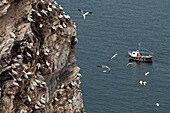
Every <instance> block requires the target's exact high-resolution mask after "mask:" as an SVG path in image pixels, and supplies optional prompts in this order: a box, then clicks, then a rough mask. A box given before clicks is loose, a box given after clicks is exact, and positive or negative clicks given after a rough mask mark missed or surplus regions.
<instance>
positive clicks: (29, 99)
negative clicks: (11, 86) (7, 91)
mask: <svg viewBox="0 0 170 113" xmlns="http://www.w3.org/2000/svg"><path fill="white" fill-rule="evenodd" d="M28 101H29V103H31V98H30V96H29V95H28Z"/></svg>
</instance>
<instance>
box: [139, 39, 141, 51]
mask: <svg viewBox="0 0 170 113" xmlns="http://www.w3.org/2000/svg"><path fill="white" fill-rule="evenodd" d="M140 44H141V41H140V42H139V47H138V50H140Z"/></svg>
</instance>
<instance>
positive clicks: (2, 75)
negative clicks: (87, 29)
mask: <svg viewBox="0 0 170 113" xmlns="http://www.w3.org/2000/svg"><path fill="white" fill-rule="evenodd" d="M55 7H56V8H55ZM58 7H59V6H58V4H57V3H56V2H54V1H52V0H2V1H0V112H3V113H9V112H12V113H14V112H16V113H20V112H22V113H26V112H27V113H30V112H35V113H40V112H41V113H54V112H57V113H65V112H66V113H67V112H69V113H83V112H84V107H83V100H82V93H81V89H80V83H81V82H80V74H79V73H78V72H79V70H80V68H79V67H77V65H76V64H75V62H76V59H75V44H76V43H77V38H76V37H75V36H76V26H75V23H74V22H73V21H72V20H71V19H70V17H69V15H67V14H65V12H64V11H63V9H62V8H58ZM51 10H52V11H51Z"/></svg>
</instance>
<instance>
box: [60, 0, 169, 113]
mask: <svg viewBox="0 0 170 113" xmlns="http://www.w3.org/2000/svg"><path fill="white" fill-rule="evenodd" d="M57 2H58V4H61V6H62V7H63V8H64V11H65V12H66V14H69V15H70V16H71V19H72V20H73V21H74V22H75V23H76V25H77V36H76V37H77V38H78V43H77V45H76V53H75V55H76V60H77V61H76V64H77V65H78V66H79V67H80V73H81V74H82V77H81V90H82V93H83V103H84V109H85V112H86V113H170V0H58V1H57ZM78 9H82V10H83V11H85V12H86V11H91V12H93V13H92V14H89V15H87V16H86V19H85V20H84V19H83V17H82V16H81V12H79V11H78ZM140 42H141V43H140ZM139 43H140V50H141V51H142V50H143V51H146V52H153V53H154V54H153V62H152V63H143V62H140V63H139V62H133V64H134V65H129V66H127V64H128V63H129V56H128V51H133V50H136V49H138V46H139ZM116 53H118V55H117V56H116V57H115V58H113V59H111V57H112V56H113V55H114V54H116ZM98 65H107V66H109V67H110V69H111V72H110V73H109V72H105V73H104V72H103V70H104V69H102V68H100V67H97V66H98ZM146 72H150V73H149V75H148V76H144V74H145V73H146ZM140 80H142V81H146V82H147V84H146V85H145V86H144V85H142V86H141V85H140V84H139V81H140ZM156 103H159V105H160V106H156Z"/></svg>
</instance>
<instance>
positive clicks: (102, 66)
mask: <svg viewBox="0 0 170 113" xmlns="http://www.w3.org/2000/svg"><path fill="white" fill-rule="evenodd" d="M97 67H101V68H106V69H107V71H108V72H110V68H109V67H108V66H106V65H99V66H97Z"/></svg>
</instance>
